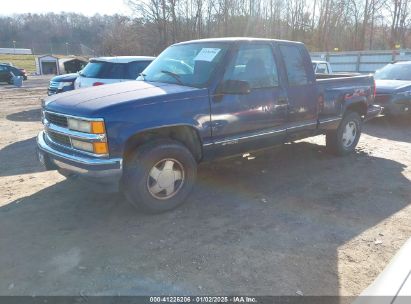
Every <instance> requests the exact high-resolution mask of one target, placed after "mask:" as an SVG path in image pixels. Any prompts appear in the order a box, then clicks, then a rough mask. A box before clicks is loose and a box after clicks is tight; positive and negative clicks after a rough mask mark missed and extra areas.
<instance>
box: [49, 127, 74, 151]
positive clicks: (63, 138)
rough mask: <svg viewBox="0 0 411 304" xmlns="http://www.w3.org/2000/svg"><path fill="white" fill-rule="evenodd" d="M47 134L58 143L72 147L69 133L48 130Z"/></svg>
mask: <svg viewBox="0 0 411 304" xmlns="http://www.w3.org/2000/svg"><path fill="white" fill-rule="evenodd" d="M47 136H48V137H49V138H50V139H51V140H52V141H53V142H55V143H56V144H59V145H63V146H66V147H71V141H70V137H68V136H67V135H63V134H59V133H55V132H52V131H50V130H49V131H47Z"/></svg>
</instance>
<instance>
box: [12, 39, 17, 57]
mask: <svg viewBox="0 0 411 304" xmlns="http://www.w3.org/2000/svg"><path fill="white" fill-rule="evenodd" d="M13 48H14V55H16V40H13Z"/></svg>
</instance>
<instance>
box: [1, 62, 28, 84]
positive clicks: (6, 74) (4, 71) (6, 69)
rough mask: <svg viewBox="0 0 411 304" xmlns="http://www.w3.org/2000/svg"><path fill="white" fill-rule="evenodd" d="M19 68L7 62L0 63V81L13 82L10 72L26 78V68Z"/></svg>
mask: <svg viewBox="0 0 411 304" xmlns="http://www.w3.org/2000/svg"><path fill="white" fill-rule="evenodd" d="M22 70H24V69H19V68H16V67H14V66H11V65H9V64H0V82H7V83H9V84H13V79H12V74H11V73H13V75H14V76H22V77H23V79H24V80H27V75H26V70H24V71H22Z"/></svg>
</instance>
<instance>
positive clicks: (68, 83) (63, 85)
mask: <svg viewBox="0 0 411 304" xmlns="http://www.w3.org/2000/svg"><path fill="white" fill-rule="evenodd" d="M72 84H73V83H72V82H59V86H58V88H59V90H61V89H63V88H64V87H68V86H71V85H72Z"/></svg>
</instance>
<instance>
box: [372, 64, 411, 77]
mask: <svg viewBox="0 0 411 304" xmlns="http://www.w3.org/2000/svg"><path fill="white" fill-rule="evenodd" d="M374 78H375V79H381V80H411V64H388V65H386V66H385V67H383V68H382V69H381V70H378V71H376V72H375V75H374Z"/></svg>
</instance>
